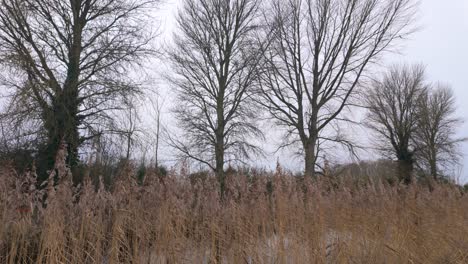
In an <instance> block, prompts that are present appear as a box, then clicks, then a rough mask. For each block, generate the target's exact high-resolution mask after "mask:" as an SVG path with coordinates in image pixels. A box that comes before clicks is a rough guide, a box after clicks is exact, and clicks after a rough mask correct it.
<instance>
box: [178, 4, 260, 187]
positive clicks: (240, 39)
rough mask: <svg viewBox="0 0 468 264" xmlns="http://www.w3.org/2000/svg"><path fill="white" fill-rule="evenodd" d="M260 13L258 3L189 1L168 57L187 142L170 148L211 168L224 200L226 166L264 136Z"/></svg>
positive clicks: (184, 136) (241, 156) (250, 149)
mask: <svg viewBox="0 0 468 264" xmlns="http://www.w3.org/2000/svg"><path fill="white" fill-rule="evenodd" d="M258 8H259V2H258V1H257V0H185V1H184V6H183V8H182V10H181V11H180V13H179V16H178V19H177V24H178V29H179V30H178V32H177V33H176V34H175V45H174V48H173V50H172V51H171V52H170V60H171V62H172V66H173V70H174V73H175V75H174V76H172V77H171V81H172V83H173V84H174V86H175V87H176V88H177V90H178V95H179V96H178V104H177V106H176V107H175V108H176V109H175V113H176V115H177V118H178V120H179V124H180V128H181V129H182V130H183V131H182V132H183V138H184V139H183V140H180V139H172V143H173V144H172V145H173V146H175V147H176V148H177V149H178V150H179V151H180V153H182V155H183V156H184V157H188V158H190V159H193V160H195V161H198V162H200V163H202V164H204V165H206V166H208V167H209V168H211V169H212V170H213V171H214V172H215V173H216V175H217V178H218V180H219V184H220V188H221V194H222V195H223V194H224V190H225V180H224V178H225V176H224V165H225V163H226V162H229V161H232V160H239V159H241V158H243V157H248V156H249V153H250V152H251V151H256V150H258V148H257V147H256V146H255V145H254V144H251V143H249V139H250V138H251V137H252V136H261V131H260V130H259V129H258V128H257V126H256V125H255V122H254V121H255V115H256V112H255V111H254V109H253V107H254V105H253V104H252V94H253V92H254V89H253V85H254V84H255V79H256V74H255V73H256V65H257V62H258V60H259V58H260V56H259V53H258V52H257V51H258V49H257V48H256V40H255V31H256V28H257V24H256V21H255V20H256V18H257V11H258Z"/></svg>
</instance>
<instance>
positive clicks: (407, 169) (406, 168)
mask: <svg viewBox="0 0 468 264" xmlns="http://www.w3.org/2000/svg"><path fill="white" fill-rule="evenodd" d="M412 156H413V155H412V153H409V152H407V151H405V152H402V153H400V155H399V156H398V177H399V179H400V181H403V182H404V183H405V184H410V183H411V182H412V180H413V179H412V174H413V157H412Z"/></svg>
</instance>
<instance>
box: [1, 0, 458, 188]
mask: <svg viewBox="0 0 468 264" xmlns="http://www.w3.org/2000/svg"><path fill="white" fill-rule="evenodd" d="M160 6H161V3H160V2H159V1H157V0H103V1H95V0H68V1H59V0H1V4H0V64H1V65H2V67H1V71H2V74H1V84H2V87H3V88H2V91H3V92H2V95H3V96H4V97H3V98H4V100H3V104H4V111H3V112H2V115H1V120H2V122H1V123H2V137H3V140H2V141H3V142H2V144H3V146H2V149H1V152H2V153H3V154H4V153H8V152H9V151H10V150H11V149H12V148H13V149H14V148H15V146H16V148H18V146H21V148H25V149H30V150H33V151H32V152H34V154H33V156H34V159H36V163H35V164H36V166H37V167H38V172H39V175H42V176H41V177H42V179H46V178H47V175H48V173H49V171H50V170H52V169H53V168H54V162H55V156H56V154H57V152H58V150H59V148H60V145H61V144H62V143H65V144H66V146H67V154H68V155H67V165H68V166H69V167H70V168H71V169H72V170H73V169H74V168H77V167H79V165H80V163H83V160H82V158H81V157H82V155H80V150H82V149H95V150H97V151H96V153H97V154H96V157H95V160H96V161H100V162H102V161H101V159H102V153H101V152H102V149H104V145H105V144H106V142H107V143H108V142H111V141H112V138H113V137H112V136H118V137H120V138H122V139H123V141H125V144H124V145H125V149H126V151H125V155H124V156H125V158H126V159H129V157H130V153H131V150H132V145H133V144H134V143H135V139H134V135H135V134H137V133H138V132H139V131H138V129H137V128H136V126H135V121H136V120H137V119H138V115H139V113H138V112H137V111H136V110H135V109H136V108H135V105H136V104H138V102H137V101H136V99H135V98H138V97H139V96H140V97H141V95H147V91H146V90H145V88H144V84H143V81H141V80H139V79H138V77H136V76H137V75H138V74H137V73H138V71H139V70H140V69H141V68H142V67H145V66H147V65H146V64H147V63H148V61H147V59H148V58H152V57H160V58H162V59H163V60H164V61H165V62H167V63H168V64H169V65H170V71H169V72H168V73H167V74H165V80H167V82H168V83H169V84H170V87H171V88H172V89H173V90H174V91H175V92H176V94H177V100H176V101H175V103H173V115H172V117H173V118H174V119H175V120H176V122H177V125H178V128H180V130H181V133H180V134H178V135H177V136H174V135H173V134H171V133H167V136H166V141H167V142H168V143H169V145H170V146H171V147H172V148H174V149H175V150H176V151H177V153H179V154H180V157H183V158H188V159H191V160H193V161H195V162H197V163H200V164H202V165H203V166H205V167H207V168H209V169H211V170H212V171H213V172H214V173H215V175H216V177H217V179H218V181H219V184H220V192H221V194H222V193H224V189H225V168H226V164H228V163H230V162H235V161H241V160H244V159H246V158H251V157H255V156H256V155H257V154H260V153H262V149H261V148H260V147H259V146H258V144H257V143H258V142H259V140H262V139H263V138H264V133H263V131H262V129H261V128H260V126H259V122H260V118H267V119H268V120H271V121H273V122H274V124H275V125H276V126H277V127H278V129H279V130H280V131H284V137H283V139H284V140H283V144H282V145H281V147H290V148H295V149H297V150H298V151H299V152H300V153H301V154H302V156H303V160H304V174H305V176H308V177H313V176H315V175H317V174H319V173H320V171H321V170H322V169H323V168H322V167H323V164H324V162H325V158H324V155H325V150H326V149H327V148H330V146H337V145H342V146H345V147H346V148H348V149H349V150H350V151H351V152H353V150H354V147H355V144H354V143H353V142H352V140H349V139H348V138H347V137H346V135H345V133H343V132H342V130H341V125H342V124H343V123H346V122H350V120H348V119H347V118H346V116H345V115H344V114H343V113H344V112H345V111H349V109H356V108H363V107H364V108H365V109H366V112H367V113H368V114H367V118H366V119H365V120H363V122H362V123H363V124H365V125H366V126H368V127H369V128H371V129H372V130H373V131H375V133H376V134H378V135H379V136H378V139H379V143H380V144H379V145H378V146H376V148H378V149H379V150H381V151H382V153H384V154H390V155H391V156H392V158H396V159H397V160H398V162H399V168H400V170H399V175H400V177H401V179H402V180H405V181H407V182H409V181H411V175H413V173H412V171H413V168H415V167H416V168H418V171H424V172H427V174H428V175H430V176H432V177H433V178H435V179H437V178H439V177H442V176H443V174H444V168H445V167H447V166H450V165H451V164H453V163H454V162H456V161H457V160H458V157H459V153H458V152H457V145H458V144H459V143H460V142H461V141H462V140H463V139H459V138H456V137H455V133H454V128H455V127H456V125H457V124H459V123H460V122H461V120H460V119H457V118H455V117H454V113H455V108H454V104H453V103H454V102H453V101H454V96H453V93H452V91H451V90H450V88H449V86H443V85H441V84H430V83H428V82H427V81H426V79H425V76H424V69H423V66H394V67H391V68H390V69H389V70H388V72H387V73H385V74H383V76H382V77H380V78H371V76H370V75H372V73H373V70H375V68H376V65H377V64H378V63H379V62H380V61H381V60H382V57H383V56H384V55H385V54H386V53H387V52H389V51H393V50H394V49H395V47H396V46H397V45H398V44H399V42H400V41H401V39H405V38H407V37H408V36H410V35H411V34H412V33H414V31H415V27H414V23H415V21H414V20H415V15H416V13H417V3H416V2H415V1H413V0H393V1H390V0H346V1H345V0H338V1H336V0H289V1H282V0H269V1H260V0H183V1H182V7H181V8H180V9H179V11H178V15H177V19H176V21H177V27H176V30H175V32H174V37H173V43H172V45H170V47H168V48H167V49H166V50H164V51H163V52H161V50H158V49H156V48H155V42H156V41H157V31H156V30H155V29H154V27H151V26H150V25H154V24H155V22H154V21H155V19H156V18H155V17H154V14H155V12H156V9H157V8H158V7H160ZM156 14H157V13H156ZM363 95H364V96H363ZM151 105H152V108H153V110H155V111H154V113H155V114H154V116H155V120H156V122H157V124H158V125H157V128H155V133H154V135H155V141H154V142H155V144H156V148H155V155H156V156H158V145H159V141H160V131H161V129H160V110H161V105H160V102H159V101H158V102H156V103H154V102H153V103H152V104H151ZM117 116H120V117H119V118H117ZM122 116H124V120H125V122H123V123H122V122H120V121H119V120H122ZM156 162H157V158H156Z"/></svg>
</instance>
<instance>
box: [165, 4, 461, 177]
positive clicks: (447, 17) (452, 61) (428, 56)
mask: <svg viewBox="0 0 468 264" xmlns="http://www.w3.org/2000/svg"><path fill="white" fill-rule="evenodd" d="M180 3H181V0H167V1H166V3H165V5H164V7H163V8H162V9H161V12H160V17H161V22H162V25H161V30H162V39H163V40H164V42H165V43H166V44H167V43H168V42H170V39H171V36H172V32H173V30H174V26H175V25H174V18H175V14H176V13H177V12H176V11H177V7H178V6H180ZM417 25H419V26H420V27H421V29H420V30H419V31H418V32H416V33H415V34H414V35H413V36H412V38H411V39H410V40H408V41H405V42H404V43H403V46H402V49H401V50H399V53H400V54H401V55H395V54H392V56H389V57H387V58H386V59H385V61H384V63H389V62H402V63H403V62H404V63H423V64H425V65H426V66H427V68H426V69H427V77H428V79H429V80H430V81H433V82H438V81H440V82H442V83H444V84H445V83H446V84H450V85H451V86H452V87H453V89H454V91H455V94H456V97H457V103H458V105H457V108H458V116H459V117H461V118H463V119H465V120H466V119H468V87H467V86H468V72H467V69H468V67H466V65H465V64H466V63H467V62H468V51H467V50H466V49H467V47H468V1H467V0H451V1H441V0H421V2H420V12H419V17H418V20H417ZM163 86H164V85H163ZM458 133H459V135H460V136H462V137H468V120H467V122H465V124H464V125H463V126H462V127H460V128H459V130H458ZM267 141H268V142H266V144H265V145H271V143H272V142H271V140H267ZM276 143H278V142H276ZM270 148H271V147H270ZM463 152H464V154H465V157H464V161H463V165H464V168H465V169H464V170H463V171H462V172H461V178H462V181H464V182H468V144H464V145H463ZM278 157H279V158H280V160H283V158H284V159H285V160H290V159H288V158H289V157H290V153H282V154H276V155H272V156H270V157H268V158H267V159H266V160H264V161H262V162H260V164H264V165H267V166H272V165H273V164H274V163H275V162H276V159H277V158H278ZM301 164H302V162H300V161H291V164H290V166H288V167H290V168H294V167H296V166H301Z"/></svg>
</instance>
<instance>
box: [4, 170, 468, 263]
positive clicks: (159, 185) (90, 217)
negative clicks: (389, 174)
mask: <svg viewBox="0 0 468 264" xmlns="http://www.w3.org/2000/svg"><path fill="white" fill-rule="evenodd" d="M61 163H63V162H61ZM59 164H60V162H59ZM63 169H64V168H63V167H62V168H57V170H56V172H55V173H57V177H58V181H59V182H60V184H58V185H56V187H49V188H45V189H44V190H45V191H40V190H39V189H36V188H35V182H34V173H29V174H26V175H22V176H20V175H17V174H16V173H15V171H14V170H12V169H9V167H8V166H3V167H2V168H1V172H0V174H1V175H0V179H2V181H1V184H0V217H1V221H2V223H3V224H2V225H1V227H0V262H2V263H466V261H467V260H468V253H467V252H468V241H467V240H466V237H468V226H467V225H466V222H467V220H468V196H467V195H465V194H464V192H463V191H462V190H461V189H459V188H458V187H456V186H455V185H448V184H446V185H438V186H435V188H434V189H433V190H432V191H429V189H428V188H426V187H424V186H423V185H417V184H415V183H414V184H411V185H398V184H393V185H392V184H389V183H388V181H387V180H384V179H383V178H381V177H378V176H377V175H370V174H373V173H374V172H373V170H372V169H369V167H367V168H365V170H363V171H361V173H363V175H359V177H356V178H353V177H350V175H348V174H349V172H346V171H354V173H356V171H359V170H356V169H353V170H343V171H344V172H343V173H344V174H342V175H341V176H331V175H329V176H323V177H321V178H319V179H311V178H309V177H306V178H303V177H298V176H293V175H290V174H289V173H287V172H284V171H283V170H282V169H281V168H280V167H278V168H277V170H276V172H275V173H265V172H256V171H253V170H245V171H238V172H230V171H228V172H227V173H226V176H227V178H226V180H227V182H226V183H227V184H226V188H227V190H226V197H225V199H224V200H221V199H220V197H219V187H218V182H217V181H216V178H215V177H214V176H213V175H208V176H206V177H204V175H201V176H200V175H197V176H191V175H190V174H188V173H187V172H186V170H182V172H180V173H176V172H175V171H172V172H169V174H168V175H167V176H161V175H157V174H155V173H153V172H151V171H149V172H147V174H146V177H145V180H144V182H143V184H141V185H139V184H137V182H136V180H134V178H135V176H136V173H137V172H136V170H135V169H133V168H132V167H131V166H128V168H127V169H126V170H122V172H121V175H120V176H119V179H118V180H117V181H116V182H115V184H114V185H113V187H112V188H111V189H110V190H106V189H105V188H104V186H103V185H102V183H99V186H98V188H97V191H96V189H95V188H94V187H95V186H94V185H93V184H92V183H91V181H90V180H89V177H88V180H85V181H84V184H83V186H82V187H80V188H74V187H72V185H71V184H69V183H70V176H71V175H70V174H69V173H68V172H67V170H63ZM374 171H378V169H376V170H374ZM364 172H366V173H364ZM54 176H55V175H54ZM355 176H356V175H355ZM57 177H56V178H57ZM356 179H359V180H356ZM49 184H50V185H53V184H51V183H49ZM43 192H46V193H47V197H48V198H47V203H46V204H47V206H46V208H44V207H43V205H42V201H41V197H42V195H43V194H44V193H43Z"/></svg>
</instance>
